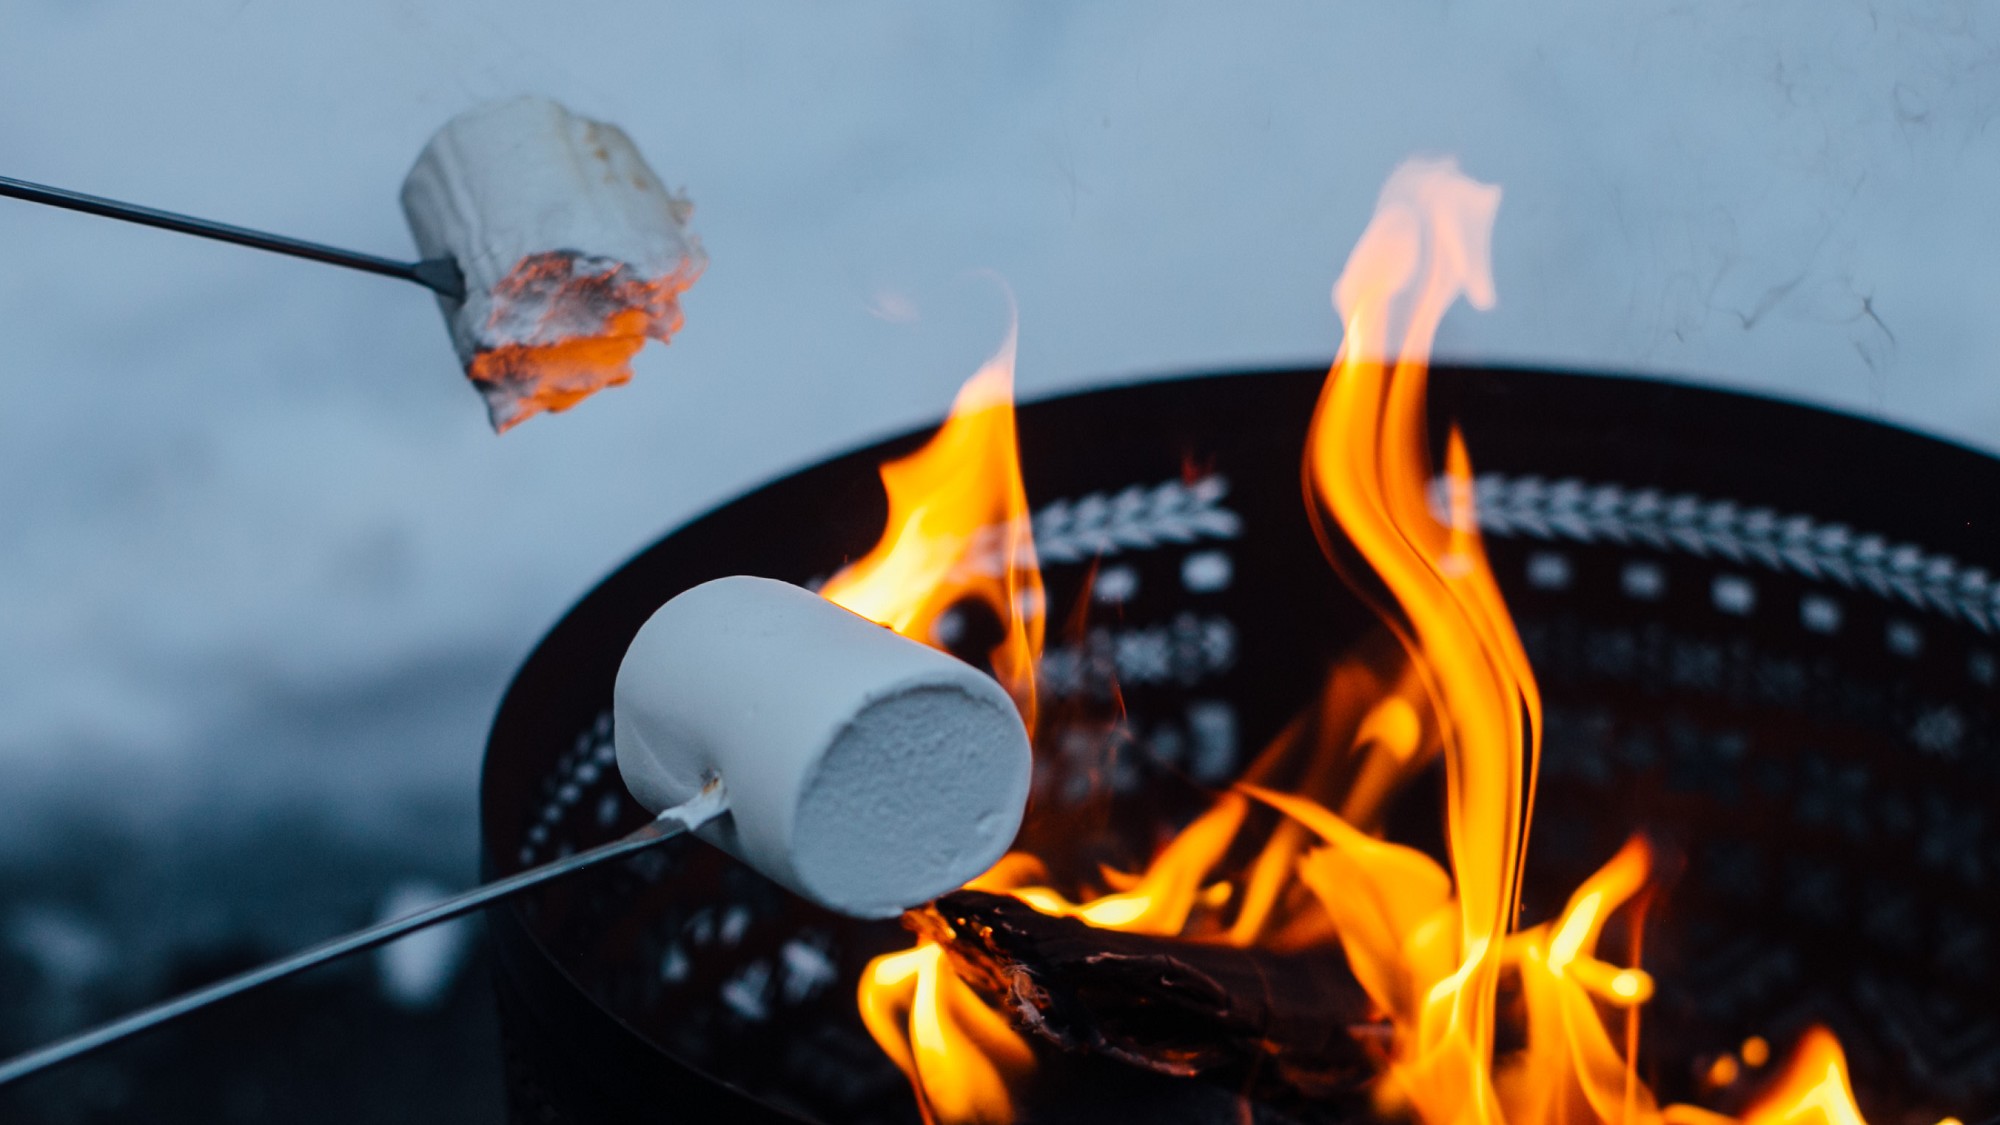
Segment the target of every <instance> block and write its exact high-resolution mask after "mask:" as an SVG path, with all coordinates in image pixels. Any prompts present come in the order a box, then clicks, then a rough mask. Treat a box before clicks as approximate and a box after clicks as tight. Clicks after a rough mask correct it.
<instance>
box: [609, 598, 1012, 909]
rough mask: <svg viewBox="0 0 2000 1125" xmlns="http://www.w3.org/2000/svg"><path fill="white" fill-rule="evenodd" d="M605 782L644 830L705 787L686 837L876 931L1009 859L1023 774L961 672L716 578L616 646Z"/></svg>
mask: <svg viewBox="0 0 2000 1125" xmlns="http://www.w3.org/2000/svg"><path fill="white" fill-rule="evenodd" d="M613 698H614V700H615V705H614V714H615V717H616V728H615V733H614V737H615V739H616V742H617V745H618V768H619V770H620V772H621V773H623V775H624V778H625V784H626V786H627V787H628V788H629V789H631V791H632V794H633V796H635V797H637V798H638V799H639V801H640V803H642V804H644V805H645V806H646V807H647V808H649V809H652V810H654V811H655V812H658V811H660V810H662V809H666V808H670V807H672V806H674V805H677V804H679V803H681V802H682V801H685V800H687V799H689V798H690V797H692V796H694V795H695V793H696V792H697V791H698V790H699V789H700V788H701V786H702V785H703V783H704V782H706V781H708V780H709V779H711V778H715V777H720V778H721V780H722V788H723V792H724V794H725V797H726V800H727V801H728V803H729V808H730V814H729V815H728V816H724V817H720V818H718V819H716V820H713V821H710V822H709V823H708V824H707V825H706V826H704V827H702V828H700V829H698V830H697V831H699V832H700V833H701V834H702V835H703V836H704V837H706V838H707V839H708V840H710V841H711V842H712V843H715V844H717V845H719V846H721V847H722V848H724V849H726V850H727V851H729V852H730V853H731V854H733V855H735V856H736V857H737V858H739V859H742V860H743V861H745V862H747V863H749V864H750V865H752V866H753V867H755V868H757V869H758V870H759V871H761V872H763V873H764V874H765V875H767V876H769V877H770V878H772V879H774V880H776V881H777V882H779V883H781V884H783V885H784V886H786V887H789V888H791V889H792V890H794V891H797V892H798V893H799V894H802V895H804V896H805V897H807V898H810V899H812V900H814V901H816V902H818V903H820V904H821V905H824V906H826V907H829V908H831V909H833V910H838V911H841V912H843V913H846V914H852V915H856V916H859V917H864V918H885V917H893V916H895V915H896V914H898V913H900V912H901V911H902V910H904V909H905V908H907V907H910V906H915V905H917V904H918V903H922V902H926V901H929V900H930V899H933V898H936V897H937V896H938V895H941V894H944V893H946V892H948V891H951V890H954V889H956V888H958V887H960V886H962V885H964V884H965V882H966V881H967V880H970V879H971V878H973V877H974V876H976V875H978V874H980V873H981V872H983V871H985V870H986V869H987V868H988V867H990V866H992V864H993V862H994V861H995V860H997V859H999V858H1000V856H1001V855H1002V854H1004V853H1005V852H1006V850H1007V847H1008V845H1009V844H1010V843H1012V842H1013V839H1014V833H1015V832H1016V831H1017V830H1019V828H1020V824H1021V814H1022V811H1023V808H1024V806H1025V805H1026V803H1027V799H1028V782H1029V775H1030V773H1031V771H1032V769H1033V762H1032V758H1031V754H1030V751H1029V747H1028V734H1027V731H1026V729H1025V728H1024V727H1023V726H1022V724H1021V717H1020V714H1019V712H1018V711H1017V710H1016V709H1015V706H1014V701H1013V699H1012V698H1010V697H1009V696H1008V694H1007V692H1006V690H1005V689H1003V688H1002V687H1001V686H1000V685H999V684H998V683H996V682H994V680H993V679H992V678H991V677H989V676H986V675H984V674H982V673H980V672H979V671H978V670H977V669H975V668H973V667H971V666H970V665H968V664H965V663H963V662H962V661H959V660H956V659H953V658H952V657H950V656H948V655H946V654H944V653H941V652H938V651H936V650H934V649H930V648H926V647H925V646H923V645H921V644H919V643H917V642H915V641H912V640H909V639H908V638H905V637H901V636H898V635H897V634H896V633H894V632H892V631H890V630H889V629H886V628H883V627H882V626H880V625H877V624H875V623H874V622H872V621H869V620H868V619H866V618H864V617H861V616H858V615H856V614H854V613H851V612H849V611H847V610H845V609H842V608H841V607H839V606H837V605H834V604H833V603H832V602H829V601H827V600H826V599H824V598H821V597H819V596H818V595H816V594H813V593H810V592H808V591H806V590H802V589H800V588H799V587H797V586H792V585H789V584H787V583H783V582H775V581H772V580H770V579H767V578H747V577H736V578H721V579H717V580H715V581H713V582H708V583H705V584H703V585H700V586H696V587H695V588H694V589H692V590H689V591H687V592H686V593H683V594H681V595H680V596H679V597H676V598H674V599H673V600H672V601H670V602H668V603H667V604H666V605H664V606H661V607H660V609H659V610H658V611H657V612H656V613H654V614H653V616H652V618H651V619H649V620H648V621H647V622H646V624H645V626H644V627H642V628H641V629H640V630H639V633H638V635H637V636H636V637H634V638H633V640H632V647H631V648H630V649H628V650H627V651H626V653H625V660H624V663H623V664H621V665H620V666H619V669H618V681H617V685H616V687H615V689H614V692H613Z"/></svg>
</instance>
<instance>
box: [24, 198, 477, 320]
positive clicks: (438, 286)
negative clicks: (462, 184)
mask: <svg viewBox="0 0 2000 1125" xmlns="http://www.w3.org/2000/svg"><path fill="white" fill-rule="evenodd" d="M0 195H4V196H10V197H12V198H14V199H25V200H27V201H28V202H30V203H46V204H48V205H49V206H51V207H62V208H66V209H68V210H71V211H82V212H84V213H86V214H90V215H103V216H105V217H106V218H111V219H123V220H124V221H126V222H128V223H139V224H140V225H142V226H149V227H159V228H161V229H162V230H171V231H179V232H180V233H182V234H193V235H199V236H200V237H202V238H213V239H216V240H217V241H220V242H233V243H235V244H237V245H238V246H254V247H256V248H257V249H259V250H270V251H273V252H274V253H278V254H290V255H292V256H293V257H295V258H308V259H311V260H312V261H315V262H326V263H328V264H331V265H336V266H346V267H347V268H349V269H356V270H365V271H367V272H368V273H379V274H382V275H384V276H387V277H400V278H402V279H403V280H405V281H414V282H416V283H417V284H418V285H421V286H423V287H424V288H426V289H429V290H431V291H432V292H434V293H437V294H439V295H441V296H444V297H449V298H450V299H452V300H454V301H463V300H465V277H464V275H463V274H461V273H460V272H459V269H458V263H457V262H454V261H452V260H451V259H450V258H426V259H425V260H423V261H421V262H399V261H397V260H395V259H394V258H382V257H377V256H376V255H374V254H364V253H362V252H360V251H359V250H343V249H341V248H340V247H338V246H326V245H322V244H321V243H318V242H307V241H306V240H304V239H302V238H291V237H289V236H287V235H282V234H271V233H269V232H266V231H260V230H250V229H249V228H247V227H237V226H231V225H229V224H228V223H217V222H212V221H210V220H208V219H197V218H195V217H193V216H192V215H178V214H175V213H174V212H172V211H161V210H159V209H158V208H154V207H142V206H140V205H139V204H137V203H121V202H119V201H118V200H115V199H105V198H104V197H102V196H97V195H85V194H83V193H82V192H80V191H70V190H68V189H67V188H59V187H50V186H48V185H47V184H34V183H29V182H28V181H26V180H16V179H10V178H8V177H6V176H0Z"/></svg>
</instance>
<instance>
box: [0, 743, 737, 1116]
mask: <svg viewBox="0 0 2000 1125" xmlns="http://www.w3.org/2000/svg"><path fill="white" fill-rule="evenodd" d="M727 808H728V802H727V799H726V798H725V797H724V796H723V791H722V785H721V783H720V782H719V781H718V782H710V783H709V785H708V787H707V788H705V789H703V790H702V791H701V792H700V793H699V794H697V795H696V796H695V798H694V799H693V800H690V801H688V802H686V803H685V804H681V805H676V806H675V807H673V808H671V809H668V810H667V811H665V812H663V813H661V814H660V815H659V816H657V817H655V818H653V819H652V820H651V821H649V822H647V823H646V825H645V826H644V827H641V828H639V829H638V830H637V831H635V832H633V833H632V834H630V835H628V836H625V837H622V838H620V839H617V840H613V841H612V842H610V843H608V844H602V845H599V846H598V847H595V848H591V849H590V850H588V851H582V852H578V853H576V854H575V855H572V856H567V857H565V858H563V859H559V860H555V861H554V862H551V863H545V864H543V865H541V866H540V867H531V868H529V869H528V870H526V871H523V872H520V873H519V874H516V875H509V876H508V877H507V878H505V879H498V880H495V881H494V882H491V883H487V884H486V885H484V886H481V887H474V888H473V889H472V890H469V891H466V892H465V893H464V894H460V895H456V896H453V897H452V898H448V899H445V900H444V901H443V902H438V903H433V904H432V905H430V906H427V907H424V908H423V909H422V910H419V911H417V912H415V913H413V914H405V915H403V916H402V917H401V918H393V919H390V920H389V921H387V922H380V923H377V924H376V925H373V926H370V927H368V928H367V929H365V930H359V931H356V932H355V933H351V934H348V935H347V936H346V937H339V938H334V939H333V940H332V941H327V942H322V943H320V944H319V945H315V946H312V947H311V948H309V949H306V950H303V951H301V952H298V953H294V954H292V955H291V956H289V957H285V958H282V959H280V960H277V961H273V962H271V963H270V964H268V965H264V966H262V967H260V968H256V969H251V970H250V971H248V972H245V973H239V974H237V975H236V976H233V977H228V978H226V979H223V980H219V981H216V982H215V983H214V984H211V985H207V986H205V987H202V988H197V989H195V990H194V991H193V992H189V993H185V994H183V995H181V996H177V997H175V998H174V999H172V1000H167V1001H165V1002H163V1003H159V1004H155V1005H153V1006H152V1007H150V1008H141V1009H140V1010H139V1011H136V1012H133V1013H131V1014H130V1015H127V1016H122V1017H120V1018H118V1019H115V1020H112V1021H111V1022H110V1023H107V1024H102V1025H100V1026H98V1027H94V1028H92V1029H90V1030H88V1031H84V1032H80V1033H78V1034H76V1035H72V1036H70V1037H68V1038H66V1039H59V1040H57V1041H56V1042H54V1043H51V1044H49V1045H47V1046H45V1047H39V1048H36V1049H35V1050H32V1051H29V1052H27V1053H26V1054H22V1055H16V1056H15V1057H14V1058H11V1059H8V1060H6V1061H5V1062H0V1087H4V1086H8V1085H11V1084H12V1083H15V1082H18V1081H20V1080H21V1079H23V1078H28V1077H30V1076H32V1075H35V1074H38V1073H40V1072H42V1071H44V1070H47V1069H49V1068H50V1067H53V1066H59V1065H61V1064H63V1063H66V1062H69V1061H71V1060H73V1059H77V1058H80V1057H82V1056H84V1055H87V1054H90V1053H91V1052H93V1051H96V1050H97V1049H98V1048H100V1047H106V1046H109V1045H110V1044H113V1043H116V1042H118V1041H119V1040H122V1039H126V1038H129V1037H131V1036H134V1035H137V1034H139V1033H140V1032H143V1031H150V1030H151V1029H153V1028H155V1027H158V1026H160V1025H161V1024H163V1023H166V1022H168V1021H169V1020H174V1019H179V1018H180V1017H181V1016H184V1015H187V1014H188V1013H190V1012H197V1011H200V1010H201V1009H203V1008H206V1007H208V1006H209V1005H211V1004H215V1003H218V1002H220V1001H223V1000H227V999H229V998H230V997H232V996H239V995H241V994H243V993H245V992H248V991H250V990H251V989H254V988H260V987H262V986H264V985H267V984H270V983H272V982H273V981H279V980H283V979H285V978H286V977H289V976H292V975H294V974H296V973H302V972H305V971H306V970H307V969H311V968H315V967H317V966H320V965H324V964H326V963H327V962H329V961H334V960H338V959H339V958H342V957H345V956H347V955H348V954H350V953H359V952H361V951H363V950H367V949H373V948H375V947H376V946H378V945H385V944H387V943H389V942H392V941H394V940H396V939H397V938H399V937H402V936H404V935H405V934H409V933H412V932H414V931H416V930H421V929H423V928H425V927H426V926H435V925H437V924H438V923H439V922H446V921H449V920H451V919H453V918H456V917H458V916H459V915H461V914H469V913H471V912H472V911H474V910H477V909H479V908H480V907H482V906H486V905H489V904H491V903H494V902H498V901H499V900H501V899H503V898H506V897H507V896H509V895H512V894H515V893H517V892H520V891H525V890H527V889H528V888H530V887H537V886H540V885H542V884H543V883H546V882H549V881H550V880H552V879H560V878H562V877H563V876H565V875H571V874H575V873H576V872H578V871H582V870H583V869H584V868H587V867H595V866H597V865H598V864H601V863H606V862H609V861H611V860H614V859H618V858H620V857H622V856H629V855H632V854H633V853H635V852H640V851H644V850H645V849H647V848H650V847H653V846H654V845H656V844H660V843H664V842H665V841H667V840H671V839H673V838H674V837H676V836H679V835H681V834H683V833H685V832H687V831H689V830H691V829H694V828H699V827H700V826H701V825H703V824H705V823H707V822H708V821H710V820H713V819H714V818H716V817H717V816H720V815H721V814H722V813H723V812H724V811H725V810H726V809H727Z"/></svg>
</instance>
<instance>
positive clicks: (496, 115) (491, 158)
mask: <svg viewBox="0 0 2000 1125" xmlns="http://www.w3.org/2000/svg"><path fill="white" fill-rule="evenodd" d="M690 210H691V206H690V204H689V203H688V202H687V200H686V199H683V198H680V197H677V196H675V195H673V194H672V193H671V192H669V191H668V190H667V189H666V187H665V186H663V185H662V184H661V183H660V179H659V177H658V176H655V175H654V174H653V171H652V169H650V168H648V167H647V166H646V162H645V160H644V159H643V158H642V157H640V155H639V150H638V149H637V148H635V147H633V144H632V141H631V139H630V138H628V137H626V135H625V134H624V132H623V131H622V130H620V129H619V128H618V127H617V126H615V125H607V124H605V123H603V122H601V121H592V120H589V119H588V118H583V117H577V116H575V115H574V114H572V113H570V112H569V111H568V110H566V109H564V108H563V107H562V106H560V105H558V104H556V103H555V102H552V101H549V100H547V99H545V98H532V97H530V98H516V99H514V100H512V101H504V102H495V103H492V104H489V105H484V106H480V107H478V108H477V109H473V110H471V111H469V112H466V113H463V114H460V115H459V116H458V117H455V118H453V119H452V120H451V121H450V122H449V123H447V124H446V125H445V127H444V128H442V129H440V130H438V132H437V134H436V135H435V136H433V137H432V138H431V140H430V143H429V144H427V145H425V146H424V151H423V154H422V155H421V156H419V157H418V158H417V163H416V166H415V167H414V168H412V169H411V170H410V174H409V177H408V178H407V179H405V180H404V181H403V214H404V216H405V217H406V218H408V220H409V223H410V232H411V233H412V234H413V235H415V236H416V241H417V249H418V251H419V252H420V253H421V254H422V255H423V256H424V257H425V258H427V259H429V258H445V257H449V258H452V259H454V260H456V261H457V263H458V267H459V270H460V272H461V273H463V274H464V275H465V300H464V302H463V303H460V302H455V301H452V300H449V299H446V298H440V299H439V303H440V305H441V306H442V307H443V309H444V314H445V319H446V321H447V322H449V324H450V326H451V339H452V344H453V345H454V346H455V347H456V348H457V349H458V358H459V362H460V363H461V364H463V365H464V367H465V370H466V374H467V375H468V376H470V377H471V378H472V380H473V383H474V385H476V386H477V387H478V388H479V390H480V391H481V393H483V394H484V395H485V396H486V402H487V409H488V411H489V412H490V413H491V414H492V418H493V426H494V428H495V429H499V430H504V429H506V428H507V427H509V426H512V425H514V424H515V423H517V422H520V421H522V420H523V419H525V418H528V417H530V416H532V415H534V414H536V413H539V412H540V411H543V410H562V409H565V408H567V407H569V406H571V405H573V404H574V403H576V402H577V401H579V400H581V399H582V398H584V397H585V396H587V395H589V394H590V393H592V392H593V391H596V390H598V389H600V388H602V387H606V386H610V385H613V384H616V383H623V382H625V381H627V380H628V379H630V378H631V377H632V368H631V358H632V356H633V355H634V354H636V353H637V352H638V350H639V349H640V347H642V346H643V345H644V344H645V342H646V338H647V337H652V338H653V339H656V340H659V341H661V342H665V341H666V340H667V339H668V337H670V336H672V335H673V333H674V332H675V331H677V330H679V328H680V325H681V311H680V302H679V295H680V293H681V291H682V290H685V289H686V288H687V287H688V286H690V285H692V284H694V280H695V278H696V277H698V276H700V274H701V271H702V268H703V266H705V265H706V264H707V259H706V257H704V255H703V254H702V251H701V245H700V243H698V242H697V241H696V240H695V239H694V238H693V237H692V236H691V235H689V234H688V232H687V226H686V223H687V217H688V214H689V212H690Z"/></svg>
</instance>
